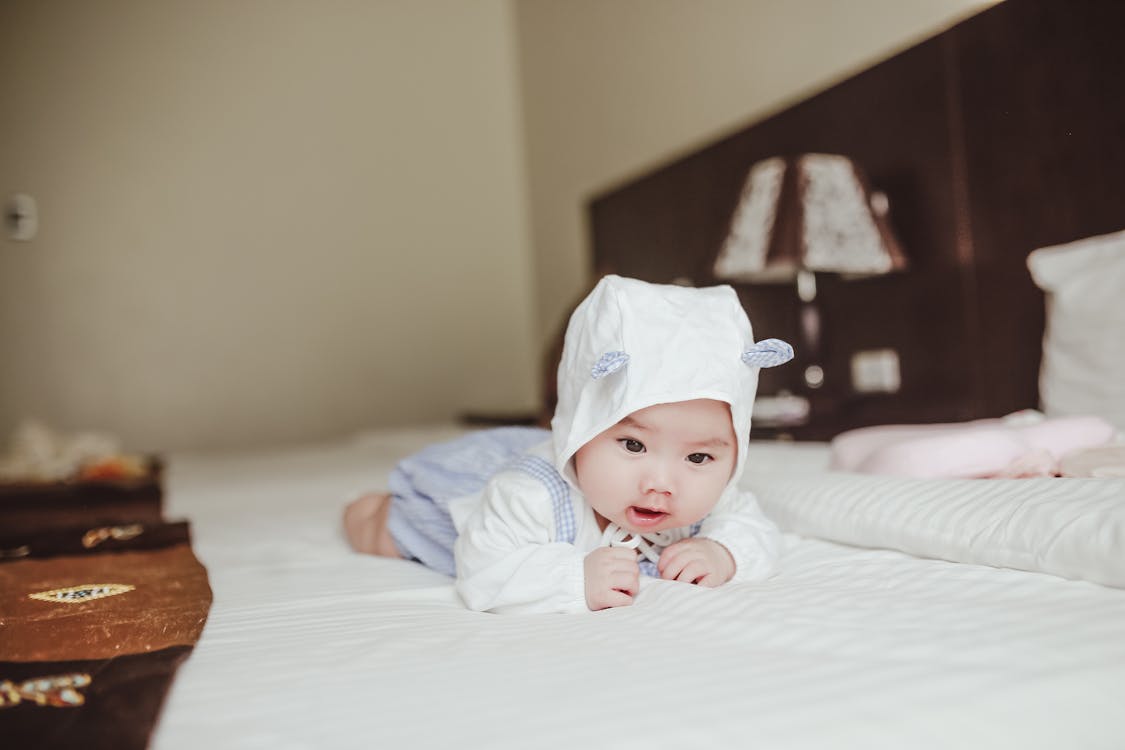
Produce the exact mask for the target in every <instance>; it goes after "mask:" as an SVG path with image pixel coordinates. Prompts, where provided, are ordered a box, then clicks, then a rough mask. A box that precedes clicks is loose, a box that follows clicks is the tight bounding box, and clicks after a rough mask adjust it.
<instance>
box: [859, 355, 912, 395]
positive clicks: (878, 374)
mask: <svg viewBox="0 0 1125 750" xmlns="http://www.w3.org/2000/svg"><path fill="white" fill-rule="evenodd" d="M900 387H902V379H901V376H900V373H899V368H898V352H897V351H895V350H894V349H866V350H864V351H859V352H856V353H855V354H853V355H852V389H853V390H855V391H856V392H857V393H895V392H897V391H898V389H899V388H900Z"/></svg>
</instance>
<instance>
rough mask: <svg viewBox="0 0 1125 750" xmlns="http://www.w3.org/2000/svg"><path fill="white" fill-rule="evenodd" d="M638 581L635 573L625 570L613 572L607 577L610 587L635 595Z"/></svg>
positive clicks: (638, 584) (638, 585)
mask: <svg viewBox="0 0 1125 750" xmlns="http://www.w3.org/2000/svg"><path fill="white" fill-rule="evenodd" d="M640 583H641V582H640V578H639V577H638V576H637V575H635V574H631V573H626V572H618V573H614V574H613V575H611V576H610V577H609V585H610V588H612V589H614V590H616V591H624V592H625V593H626V594H629V595H630V596H635V595H636V593H637V589H639V588H640Z"/></svg>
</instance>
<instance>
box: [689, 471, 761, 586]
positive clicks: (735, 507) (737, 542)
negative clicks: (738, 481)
mask: <svg viewBox="0 0 1125 750" xmlns="http://www.w3.org/2000/svg"><path fill="white" fill-rule="evenodd" d="M699 536H701V537H706V538H707V539H713V540H714V541H716V542H718V543H719V544H721V545H723V546H724V547H726V548H727V550H729V551H730V554H731V557H733V558H734V565H735V569H734V577H733V578H731V581H732V582H737V581H757V580H761V579H763V578H766V577H768V576H769V575H770V574H771V573H773V572H774V566H775V565H776V563H777V558H778V556H779V554H780V551H781V532H780V531H778V529H777V527H776V526H775V525H774V524H773V522H772V521H770V520H769V519H768V518H766V516H765V514H764V513H762V510H761V508H759V507H758V501H757V500H756V499H755V498H754V494H753V493H751V492H745V491H740V490H738V489H737V488H731V489H729V490H727V491H726V492H725V493H723V497H721V498H719V502H718V504H716V506H715V509H714V510H712V511H711V513H710V515H708V516H707V518H705V519H704V520H703V526H702V527H701V528H700V529H699Z"/></svg>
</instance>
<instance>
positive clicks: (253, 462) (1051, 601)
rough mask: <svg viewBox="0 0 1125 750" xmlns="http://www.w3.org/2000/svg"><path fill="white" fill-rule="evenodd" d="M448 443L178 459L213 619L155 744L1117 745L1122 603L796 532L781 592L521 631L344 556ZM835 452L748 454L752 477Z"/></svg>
mask: <svg viewBox="0 0 1125 750" xmlns="http://www.w3.org/2000/svg"><path fill="white" fill-rule="evenodd" d="M453 434H455V431H453V430H434V429H430V430H397V431H391V432H386V433H375V434H370V435H365V436H362V437H359V438H357V439H354V440H350V441H346V442H341V443H338V444H329V445H321V446H311V447H308V448H302V449H288V450H278V451H273V452H269V453H259V454H253V455H251V454H247V455H231V456H187V455H173V456H170V457H169V461H168V474H167V477H168V481H167V498H166V505H165V507H166V512H167V513H168V514H169V517H173V518H174V517H187V518H189V519H190V520H191V522H192V535H193V547H194V549H195V552H196V554H197V556H198V557H199V559H200V560H201V561H202V562H203V563H204V564H205V565H206V566H207V569H208V574H209V576H210V580H211V585H212V588H213V590H214V604H213V606H212V609H211V613H210V617H209V619H208V622H207V625H206V628H205V629H204V631H203V634H202V636H201V638H200V640H199V643H198V644H197V646H196V648H195V650H194V651H193V653H192V655H191V656H190V658H188V659H187V661H185V662H184V664H183V665H182V666H181V668H180V669H179V671H178V673H177V676H176V679H175V680H174V682H173V684H172V688H171V691H170V693H169V696H168V699H167V701H166V703H165V706H164V709H163V712H162V715H161V718H160V720H159V722H158V724H157V727H156V731H155V734H154V736H153V740H152V743H151V747H152V748H153V750H198V749H199V748H208V750H228V749H238V750H241V749H242V748H279V749H281V750H288V749H291V748H333V749H344V750H350V749H351V748H356V749H357V750H358V749H360V748H371V747H404V748H406V747H408V748H414V749H415V750H428V749H429V748H443V749H444V748H449V747H464V748H484V747H487V748H495V749H496V750H508V749H509V748H511V749H513V750H514V749H515V748H519V749H520V750H523V749H524V748H527V747H529V746H531V747H535V748H539V749H541V750H573V749H574V748H576V747H590V748H598V747H606V746H609V745H612V746H613V747H615V748H622V749H623V750H633V749H636V750H665V749H669V750H671V749H673V748H675V749H677V750H679V749H682V748H685V747H700V746H706V747H732V748H735V747H764V748H771V750H824V748H832V749H833V750H859V749H860V748H862V749H863V750H872V749H891V748H893V749H894V750H901V748H911V750H939V749H940V750H948V748H954V747H955V748H958V749H959V750H985V749H987V750H995V749H996V748H1008V747H1011V748H1019V749H1020V750H1059V748H1069V747H1080V748H1118V747H1120V746H1121V739H1122V738H1123V737H1125V712H1122V711H1121V710H1120V703H1121V686H1122V685H1123V684H1125V638H1122V637H1121V623H1122V622H1125V591H1121V590H1119V589H1114V588H1108V587H1103V586H1098V585H1095V584H1090V583H1083V582H1076V581H1068V580H1064V579H1061V578H1057V577H1054V576H1048V575H1042V574H1036V573H1027V572H1021V571H1013V570H1005V569H996V568H990V567H982V566H977V565H964V564H954V563H949V562H943V561H937V560H928V559H918V558H914V557H910V556H907V555H903V554H900V553H896V552H889V551H879V550H866V549H858V548H854V547H844V546H840V545H836V544H833V543H829V542H822V541H817V540H813V539H805V538H800V537H797V536H788V537H787V538H786V549H785V552H784V554H783V555H782V557H781V561H780V570H779V572H778V573H777V575H775V576H774V577H773V578H771V579H769V580H768V581H759V582H749V583H738V584H729V585H727V586H723V587H720V588H718V589H702V588H700V587H697V586H690V585H686V584H681V583H674V582H667V581H659V580H651V581H647V582H646V583H645V584H643V585H642V590H641V593H640V595H639V596H638V597H637V600H636V603H635V604H634V605H633V606H632V607H623V608H617V609H610V610H605V611H602V612H592V613H587V614H578V615H574V616H561V615H530V616H527V617H505V616H496V615H487V614H479V613H476V612H472V611H469V610H467V609H465V607H464V606H463V605H462V604H461V603H460V600H459V597H458V596H457V594H456V593H455V591H454V588H453V585H452V582H451V581H450V579H449V578H447V577H445V576H442V575H439V574H437V573H434V572H432V571H429V570H426V569H425V568H423V567H422V566H420V565H417V564H414V563H408V562H404V561H401V560H388V559H384V558H376V557H372V556H369V555H358V554H355V553H353V552H351V551H350V550H349V549H348V547H347V544H346V542H345V541H344V539H343V537H342V534H341V532H340V530H339V523H340V514H341V511H342V508H343V505H344V503H345V502H346V498H347V496H348V495H349V494H350V493H351V492H352V491H353V490H354V489H356V488H370V487H379V486H383V484H384V483H385V482H386V479H387V476H388V475H389V473H390V471H391V468H392V467H393V466H394V463H395V462H396V461H397V460H398V459H400V458H402V457H403V456H406V455H408V454H410V453H413V452H415V451H417V450H418V449H419V448H421V447H423V446H425V445H428V444H430V443H432V442H435V441H437V440H440V439H444V438H447V437H450V436H452V435H453ZM827 459H828V451H827V449H826V447H825V446H811V445H804V444H797V445H779V444H768V445H766V444H758V443H755V444H753V446H752V447H751V449H750V452H749V457H748V462H749V469H748V471H749V472H750V473H751V474H752V475H756V474H759V473H763V472H773V473H774V474H781V473H786V472H796V473H800V474H805V475H808V474H811V473H814V472H817V471H820V470H821V469H822V468H823V467H824V466H825V465H826V463H827ZM824 481H825V483H826V484H828V485H831V483H833V482H835V481H836V480H835V479H832V478H825V479H824ZM1059 481H1064V480H1059ZM962 486H963V485H962V484H956V485H955V486H951V488H950V491H949V493H948V495H947V500H949V501H956V500H957V498H958V492H959V491H960V489H959V488H961V487H962ZM1119 553H1120V548H1119ZM60 710H61V709H60Z"/></svg>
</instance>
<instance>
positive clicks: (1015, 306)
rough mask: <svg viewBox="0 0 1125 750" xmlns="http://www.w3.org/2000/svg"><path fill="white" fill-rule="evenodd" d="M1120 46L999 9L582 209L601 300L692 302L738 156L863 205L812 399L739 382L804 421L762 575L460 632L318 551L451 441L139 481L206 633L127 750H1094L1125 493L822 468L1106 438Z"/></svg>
mask: <svg viewBox="0 0 1125 750" xmlns="http://www.w3.org/2000/svg"><path fill="white" fill-rule="evenodd" d="M1122 23H1125V5H1122V4H1118V3H1111V2H1097V1H1096V0H1074V2H1070V3H1066V4H1065V7H1064V5H1063V4H1059V3H1057V2H1052V1H1051V0H1024V1H1022V2H1016V0H1010V1H1009V2H1006V3H1002V4H1000V5H998V6H996V7H994V8H992V9H990V10H988V11H986V12H985V13H982V14H980V15H978V16H976V17H974V18H971V19H969V20H967V21H965V22H964V23H962V24H959V25H958V26H956V27H954V28H952V29H950V30H948V31H946V32H944V33H942V34H940V35H938V36H936V37H934V38H933V39H931V40H928V41H926V42H923V43H922V44H920V45H918V46H916V47H914V48H911V49H910V50H906V51H904V52H903V53H901V54H900V55H897V56H895V57H894V58H891V59H890V60H888V61H885V62H884V63H881V64H879V65H877V66H875V67H874V68H872V69H870V70H868V71H864V72H862V73H860V74H858V75H857V76H854V77H853V78H851V79H849V80H847V81H844V82H842V83H841V84H839V85H837V86H833V87H832V88H830V89H828V90H826V91H824V92H821V93H820V94H818V95H816V96H814V97H812V98H810V99H809V100H807V101H805V102H802V103H799V104H797V105H795V106H794V107H791V108H788V109H786V110H784V111H782V112H780V113H777V114H776V115H774V116H772V117H770V118H767V119H766V120H764V121H762V122H759V123H755V124H753V125H751V126H750V127H748V128H747V129H745V130H744V131H740V132H739V133H735V134H732V135H730V136H728V137H726V138H724V139H722V140H720V141H717V142H715V143H713V144H709V145H707V146H706V147H704V148H702V149H700V150H698V151H697V152H693V153H692V154H689V155H687V156H685V157H683V158H681V159H678V160H677V161H675V162H674V163H671V164H667V165H662V166H660V167H658V168H656V169H654V170H653V171H652V172H651V173H650V174H647V175H643V176H641V177H640V178H638V179H636V180H631V181H629V182H628V183H626V184H623V185H620V186H617V187H615V188H614V189H612V190H609V191H607V192H605V193H603V194H601V195H599V196H595V198H594V199H593V200H592V201H591V204H590V221H591V228H592V232H591V235H592V237H593V241H594V264H595V265H596V266H597V267H598V268H599V269H600V270H606V271H608V270H612V271H616V272H619V273H622V274H625V275H631V276H637V277H640V278H645V279H648V280H651V281H657V282H668V281H672V280H680V281H683V280H685V279H686V280H688V281H692V282H695V283H701V284H702V283H707V282H710V281H713V280H714V279H713V278H712V277H711V276H710V271H709V269H710V268H711V266H712V263H713V261H714V257H715V253H716V252H717V249H718V246H719V243H720V240H721V234H722V232H723V231H724V227H725V226H726V225H727V224H728V223H729V219H730V214H731V211H732V208H733V204H734V201H735V199H736V197H737V195H738V191H739V186H740V184H741V180H742V178H743V176H744V175H745V171H746V168H747V167H748V166H749V165H750V164H752V163H753V162H755V161H757V160H759V159H761V158H764V157H767V156H771V155H773V154H777V153H794V152H804V151H827V152H834V153H845V154H848V155H850V156H852V157H853V158H855V159H856V160H857V161H859V162H861V163H863V165H864V166H865V167H866V168H867V170H868V172H869V175H870V177H871V180H872V181H873V183H875V184H876V185H877V186H878V187H880V188H881V189H884V190H885V191H886V192H887V194H888V195H889V196H890V199H891V205H892V211H893V213H892V216H893V218H894V222H895V226H896V230H897V231H898V233H899V235H900V238H901V240H902V242H903V245H904V247H905V248H906V250H907V253H908V255H909V258H910V262H911V267H910V270H909V272H907V273H904V274H898V275H895V276H893V277H890V276H888V277H885V278H878V279H868V280H861V281H851V280H846V279H826V280H825V284H824V286H823V294H822V297H821V302H822V304H823V306H824V317H825V321H826V326H825V332H824V333H825V345H826V350H825V356H826V359H825V362H824V364H825V370H826V372H827V381H826V385H825V387H824V388H822V389H821V390H819V391H817V392H816V393H808V392H805V391H802V384H801V383H800V382H796V381H794V380H792V379H791V376H790V375H786V374H785V373H784V372H779V373H777V374H776V375H774V374H771V375H769V376H768V377H766V376H763V379H762V386H761V387H762V392H763V393H765V394H766V395H770V394H772V393H775V392H780V391H782V390H787V391H790V392H795V393H797V394H799V395H800V394H802V393H804V394H805V395H808V396H809V397H810V400H811V402H812V406H813V408H812V411H811V413H810V414H809V417H808V420H807V421H806V422H804V423H802V424H799V425H796V426H791V427H789V428H786V429H785V430H778V429H771V428H758V427H756V428H755V429H754V431H753V433H752V434H753V435H757V438H758V439H756V440H753V441H752V445H751V448H750V454H749V459H748V460H749V463H748V470H747V472H746V475H745V478H744V480H743V481H744V482H745V484H746V486H747V488H749V489H751V490H753V491H754V492H755V493H756V495H757V497H758V498H759V501H760V503H761V505H762V507H763V509H764V510H765V511H766V513H767V514H768V515H770V516H771V517H772V518H773V519H774V520H775V522H777V523H778V525H779V526H780V527H781V528H782V530H783V532H784V535H785V548H784V552H783V555H782V557H781V561H780V565H779V570H778V572H777V574H776V575H774V576H773V577H771V578H769V579H768V580H765V581H761V582H755V583H742V584H737V585H727V586H724V587H721V588H719V589H716V590H709V589H702V588H698V587H693V586H690V585H684V584H679V583H670V582H664V581H659V580H649V581H646V583H645V584H644V586H643V588H642V591H641V592H640V594H639V596H638V597H637V600H636V602H635V604H634V605H633V606H631V607H627V608H619V609H611V610H605V611H601V612H592V613H586V614H581V615H574V616H562V615H535V616H501V615H493V614H485V613H476V612H471V611H469V610H467V609H465V608H464V607H463V606H462V605H461V603H460V601H459V600H458V598H457V595H456V593H455V591H454V589H453V586H452V583H451V580H450V579H448V578H446V577H444V576H442V575H440V574H437V573H434V572H432V571H429V570H426V569H424V568H423V567H421V566H419V565H417V564H414V563H410V562H406V561H401V560H388V559H381V558H376V557H371V556H364V555H359V554H356V553H353V552H352V551H351V550H350V549H349V548H348V546H347V544H346V543H345V541H344V538H343V535H342V532H341V528H340V518H341V512H342V509H343V507H344V504H345V503H346V502H347V501H348V500H349V499H350V498H351V497H354V495H355V493H356V492H357V491H364V490H371V489H378V488H382V487H384V486H385V485H386V482H387V478H388V475H389V473H390V471H391V469H392V467H393V466H394V464H395V462H396V461H397V460H399V459H401V458H403V457H405V456H407V455H408V454H410V453H412V452H414V451H416V450H418V449H420V448H421V447H423V446H425V445H427V444H430V443H432V442H435V441H439V440H444V439H449V438H453V437H455V436H458V435H460V434H462V433H463V432H464V431H465V430H466V429H468V428H466V427H464V426H460V425H452V424H451V425H439V426H426V427H417V428H410V429H396V430H382V431H369V432H363V433H360V434H357V435H354V436H352V437H350V438H348V439H345V440H340V441H336V442H331V443H323V444H314V445H306V446H299V447H291V448H286V449H276V450H270V451H259V452H246V453H232V454H222V455H215V454H206V453H196V454H191V453H180V454H173V455H170V456H166V457H165V466H166V468H165V484H164V516H165V517H167V518H170V519H187V520H188V521H190V524H191V549H192V550H193V551H194V554H195V556H196V557H197V558H198V560H199V561H200V562H201V563H202V564H203V565H204V566H205V567H206V574H207V576H208V578H209V582H210V587H211V591H212V593H213V603H212V605H211V607H210V612H209V614H208V617H207V622H206V626H205V628H204V629H203V631H202V633H201V635H200V637H199V639H198V642H197V643H195V645H194V650H193V651H191V655H190V657H189V658H187V659H186V660H185V661H183V663H182V664H181V665H180V666H179V669H178V671H176V672H175V678H174V680H173V681H172V683H171V688H170V690H169V692H168V695H167V698H166V700H165V702H164V704H163V709H162V711H161V712H160V715H159V718H158V720H157V722H156V725H155V729H154V731H153V733H152V736H151V742H150V743H149V745H150V747H152V748H155V749H156V750H181V749H182V750H197V749H198V748H215V749H216V750H217V749H218V748H266V747H268V748H312V747H315V748H322V747H323V748H353V747H354V748H359V747H373V746H376V747H408V748H438V747H442V748H444V747H450V746H455V747H467V748H477V747H487V748H509V747H510V748H526V747H535V748H548V749H549V748H568V749H569V748H573V747H617V748H638V750H641V749H643V750H658V749H659V748H672V747H684V746H687V747H695V746H700V745H708V746H717V747H723V746H736V747H743V746H751V747H764V748H786V749H800V748H817V749H820V748H833V749H837V748H839V749H845V750H846V749H848V748H951V747H955V748H968V749H970V750H973V749H981V748H998V747H1013V748H1021V749H1022V750H1031V749H1032V748H1044V749H1046V748H1050V750H1057V748H1060V747H1081V748H1107V749H1109V748H1113V749H1116V748H1121V747H1123V746H1125V711H1122V710H1121V702H1122V701H1121V691H1122V688H1123V687H1125V638H1122V626H1121V623H1123V622H1125V478H1096V479H1095V478H1090V479H1082V478H1034V479H989V480H983V479H914V478H902V477H891V476H880V475H861V474H855V473H845V472H840V471H835V470H832V469H831V467H830V460H831V455H832V446H831V444H830V443H829V442H827V441H828V440H829V439H830V438H832V437H833V436H835V435H838V434H840V433H841V432H844V431H847V430H851V429H853V428H859V427H863V426H865V425H873V424H883V423H888V422H901V423H932V422H954V421H960V420H969V419H977V418H991V417H1001V416H1003V415H1005V414H1008V413H1010V412H1013V411H1017V410H1020V409H1028V408H1043V409H1045V410H1046V411H1047V412H1048V413H1049V414H1050V413H1058V414H1066V413H1090V412H1093V413H1097V414H1100V415H1101V416H1104V417H1106V418H1107V419H1109V420H1111V421H1112V422H1113V423H1114V424H1115V425H1116V426H1117V427H1118V429H1125V394H1123V393H1122V392H1121V390H1120V386H1119V385H1118V384H1121V383H1125V359H1123V357H1125V355H1123V354H1122V353H1121V350H1120V347H1119V346H1114V345H1109V346H1107V345H1106V342H1107V341H1110V342H1114V341H1120V332H1121V331H1122V330H1125V312H1123V310H1125V308H1123V307H1122V300H1121V295H1120V294H1119V290H1120V289H1122V288H1125V235H1114V234H1112V233H1113V232H1115V231H1119V230H1121V229H1122V228H1123V226H1125V213H1123V212H1122V210H1121V206H1122V202H1121V197H1122V196H1123V195H1125V146H1122V141H1121V139H1120V138H1119V137H1118V135H1119V133H1120V132H1122V129H1123V128H1125V105H1122V103H1121V99H1120V97H1117V96H1103V94H1104V92H1105V91H1107V90H1111V89H1110V87H1111V85H1116V82H1117V81H1119V80H1120V78H1121V75H1122V74H1125V70H1123V69H1122V68H1123V65H1122V57H1121V55H1120V53H1119V52H1118V51H1117V50H1118V49H1119V40H1118V38H1117V37H1118V29H1119V28H1121V25H1122ZM1076 51H1080V52H1081V54H1078V53H1077V52H1076ZM1044 61H1046V62H1044ZM1005 82H1006V83H1005ZM1111 82H1112V83H1111ZM1032 114H1035V115H1037V116H1036V117H1031V115H1032ZM1014 121H1018V122H1019V123H1020V125H1019V127H1016V128H1013V127H1012V122H1014ZM1076 124H1077V125H1076ZM1077 126H1080V130H1079V131H1078V132H1080V133H1081V137H1072V136H1071V135H1069V134H1068V132H1073V128H1074V127H1077ZM998 144H999V145H998ZM1001 146H1002V147H1001ZM1028 186H1031V188H1029V187H1028ZM1086 238H1089V239H1086ZM1036 248H1043V249H1045V252H1044V253H1043V254H1041V255H1039V256H1038V257H1039V258H1042V259H1045V260H1044V261H1043V262H1042V263H1039V264H1036V263H1035V262H1032V268H1031V270H1030V271H1029V266H1028V263H1029V260H1028V259H1029V255H1030V254H1031V253H1032V251H1033V250H1035V249H1036ZM1052 258H1055V259H1059V258H1062V259H1064V260H1063V261H1062V262H1054V261H1053V260H1052ZM1067 259H1069V260H1067ZM1036 265H1038V266H1039V267H1038V268H1037V267H1036ZM738 291H739V293H740V294H741V295H742V297H743V299H744V301H745V302H746V303H747V305H748V307H749V308H750V312H751V316H752V318H753V319H754V321H755V326H756V329H757V330H759V331H762V330H768V331H769V335H777V336H780V337H782V338H792V331H787V330H786V329H787V328H790V329H791V328H792V327H793V324H794V321H795V313H794V310H795V300H794V299H793V298H792V295H791V294H790V293H788V292H786V291H784V290H779V289H778V288H777V287H770V288H756V287H754V286H752V285H746V286H742V287H740V288H739V290H738ZM876 303H878V304H876ZM887 310H894V311H895V312H896V314H894V315H889V314H888V313H887ZM986 344H987V345H986ZM853 347H861V348H871V347H893V348H895V349H897V350H898V351H899V352H900V355H901V362H902V384H901V389H900V390H899V392H897V393H896V394H894V395H893V396H892V395H881V396H871V395H869V394H867V395H862V396H861V395H857V394H855V393H853V392H850V391H849V390H848V389H847V388H846V387H844V386H843V385H839V384H844V383H846V382H847V378H846V371H847V367H848V357H849V354H850V352H851V350H852V348H853ZM1075 347H1078V349H1077V351H1078V352H1079V354H1076V353H1075V351H1076V349H1075ZM966 351H972V352H975V353H976V356H974V357H973V358H969V359H966V357H965V353H966ZM967 361H968V362H969V364H968V365H966V364H965V362H967ZM1076 362H1082V363H1083V364H1082V366H1080V367H1077V368H1076V367H1074V366H1073V365H1074V363H1076ZM799 364H801V363H800V361H798V365H799ZM782 369H784V368H782ZM791 372H799V367H798V368H793V370H792V371H791ZM787 378H790V379H787ZM766 438H785V440H776V439H766ZM1119 439H1120V438H1119ZM61 710H66V709H61ZM3 718H4V717H3V715H2V713H0V730H2V728H3ZM24 741H25V744H27V743H29V742H31V743H33V742H34V738H24ZM79 744H80V743H79ZM79 744H75V745H70V744H67V745H66V746H79ZM29 746H30V745H29Z"/></svg>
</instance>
